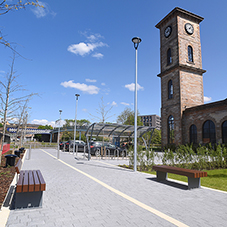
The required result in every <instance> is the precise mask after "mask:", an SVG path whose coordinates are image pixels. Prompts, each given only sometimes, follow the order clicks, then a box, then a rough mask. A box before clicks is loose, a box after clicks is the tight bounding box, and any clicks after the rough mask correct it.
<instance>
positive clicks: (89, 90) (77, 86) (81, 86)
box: [61, 80, 99, 95]
mask: <svg viewBox="0 0 227 227" xmlns="http://www.w3.org/2000/svg"><path fill="white" fill-rule="evenodd" d="M61 85H62V86H63V87H65V88H67V87H70V88H75V89H78V90H80V91H83V92H85V93H88V94H91V95H94V94H98V93H99V88H98V87H96V86H94V85H87V84H80V83H74V82H73V80H69V81H65V82H62V83H61Z"/></svg>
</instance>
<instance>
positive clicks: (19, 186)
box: [16, 171, 24, 193]
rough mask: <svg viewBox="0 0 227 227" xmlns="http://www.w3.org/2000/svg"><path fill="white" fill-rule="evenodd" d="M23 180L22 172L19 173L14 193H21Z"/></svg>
mask: <svg viewBox="0 0 227 227" xmlns="http://www.w3.org/2000/svg"><path fill="white" fill-rule="evenodd" d="M23 180H24V171H20V176H19V180H18V182H17V189H16V192H18V193H19V192H22V185H23Z"/></svg>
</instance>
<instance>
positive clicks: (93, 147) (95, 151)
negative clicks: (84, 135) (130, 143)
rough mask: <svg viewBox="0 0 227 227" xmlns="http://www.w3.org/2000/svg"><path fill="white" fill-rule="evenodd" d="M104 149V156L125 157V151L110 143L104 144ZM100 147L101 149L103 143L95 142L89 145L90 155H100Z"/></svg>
mask: <svg viewBox="0 0 227 227" xmlns="http://www.w3.org/2000/svg"><path fill="white" fill-rule="evenodd" d="M104 146H105V148H106V155H115V156H118V155H119V156H125V154H126V150H125V149H122V148H120V147H117V146H116V145H113V144H111V143H107V142H104ZM101 147H103V142H101V141H95V142H91V143H90V152H91V155H95V156H99V155H101Z"/></svg>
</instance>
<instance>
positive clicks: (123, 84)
mask: <svg viewBox="0 0 227 227" xmlns="http://www.w3.org/2000/svg"><path fill="white" fill-rule="evenodd" d="M6 2H7V1H6ZM41 3H42V4H43V5H44V6H45V9H44V10H43V9H40V8H34V7H27V8H26V10H20V11H13V12H9V13H8V14H6V15H2V16H1V17H0V18H1V22H0V29H1V31H2V33H3V34H4V36H5V38H6V39H7V40H8V41H10V42H14V43H17V44H15V45H14V46H15V47H16V50H17V51H18V52H19V53H20V54H21V55H22V56H23V57H24V58H22V57H17V58H16V61H15V67H14V69H15V71H16V74H17V75H19V77H18V78H17V82H18V83H19V84H21V85H23V86H24V88H25V89H27V93H31V92H33V93H39V96H37V97H33V99H32V100H31V101H30V103H29V107H31V109H30V110H29V123H37V124H51V123H53V122H55V121H56V120H57V119H58V118H59V109H61V110H62V119H74V117H75V94H76V93H78V94H80V97H79V101H78V112H77V119H88V120H90V121H91V122H93V121H94V119H93V118H92V117H91V115H90V114H92V115H95V116H99V115H98V114H97V113H96V112H97V111H96V109H99V104H100V103H101V98H102V97H103V100H104V103H105V105H106V106H107V109H108V108H110V107H111V106H113V107H112V110H111V112H110V114H109V116H111V117H110V118H109V119H107V121H110V122H115V121H116V119H117V116H118V115H119V114H120V113H121V112H122V111H123V110H124V109H125V107H129V108H131V109H132V110H133V109H134V106H133V103H134V92H133V89H132V87H133V86H132V85H133V83H134V80H135V79H134V78H135V49H134V47H133V43H132V41H131V39H132V38H133V37H135V36H139V37H140V38H141V39H142V42H141V43H140V45H139V48H138V84H139V88H140V89H139V91H138V110H139V113H140V114H141V115H145V114H157V115H160V108H161V92H160V78H158V77H157V75H158V74H159V73H160V52H159V50H160V41H159V30H158V29H157V28H155V25H156V24H157V23H158V22H159V21H160V20H161V19H162V18H163V17H164V16H166V15H167V14H168V13H169V12H170V11H171V10H172V9H174V8H175V7H181V8H183V9H186V10H188V11H191V12H193V13H195V14H197V15H200V16H202V17H204V21H202V22H201V24H200V29H201V44H202V62H203V69H205V70H207V72H206V73H205V74H204V96H205V97H206V101H208V102H213V101H218V100H223V99H225V98H226V84H227V77H226V68H225V67H226V65H227V57H226V53H227V44H226V37H227V30H226V22H227V14H226V8H227V1H225V0H222V1H220V0H217V1H209V0H200V1H198V0H197V1H195V0H191V1H183V0H159V1H152V0H140V1H136V0H130V1H129V0H115V1H109V0H96V1H92V0H81V1H78V0H71V1H65V2H63V1H56V0H46V1H41ZM11 57H12V51H10V50H9V48H5V47H4V46H3V45H2V46H0V78H3V77H4V75H5V73H7V72H9V70H10V67H9V65H10V64H11ZM25 58H26V59H25ZM17 95H19V94H17Z"/></svg>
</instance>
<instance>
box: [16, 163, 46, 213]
mask: <svg viewBox="0 0 227 227" xmlns="http://www.w3.org/2000/svg"><path fill="white" fill-rule="evenodd" d="M21 167H22V160H21V159H19V160H18V162H17V165H16V166H15V169H16V172H17V174H19V179H18V181H17V186H16V200H15V208H16V209H17V208H30V207H42V198H43V191H45V190H46V183H45V180H44V178H43V176H42V173H41V171H40V170H21Z"/></svg>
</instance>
